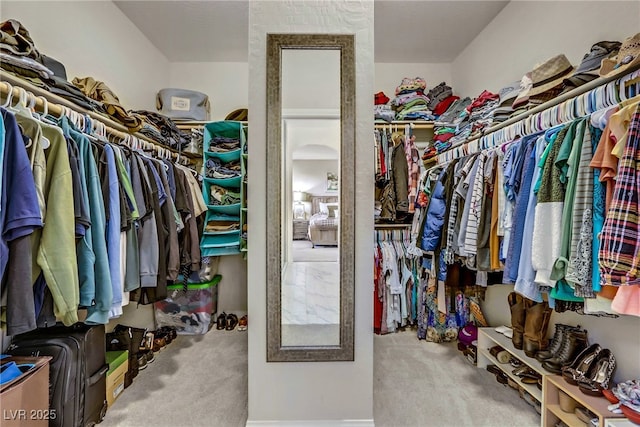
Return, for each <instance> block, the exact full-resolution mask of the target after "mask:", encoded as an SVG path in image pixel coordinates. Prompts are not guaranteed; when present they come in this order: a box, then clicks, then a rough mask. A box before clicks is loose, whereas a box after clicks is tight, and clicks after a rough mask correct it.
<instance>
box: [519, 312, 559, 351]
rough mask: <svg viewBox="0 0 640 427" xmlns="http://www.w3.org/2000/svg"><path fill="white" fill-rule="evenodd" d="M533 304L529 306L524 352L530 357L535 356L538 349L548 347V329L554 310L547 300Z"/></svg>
mask: <svg viewBox="0 0 640 427" xmlns="http://www.w3.org/2000/svg"><path fill="white" fill-rule="evenodd" d="M531 304H532V305H530V306H529V307H527V315H526V317H525V323H524V354H526V355H527V356H528V357H534V356H535V355H536V353H537V352H538V351H540V350H545V349H546V348H547V345H548V344H549V340H548V339H547V329H548V327H549V319H551V312H552V310H551V309H550V308H549V304H547V303H546V302H541V303H538V304H536V303H535V302H533V303H531Z"/></svg>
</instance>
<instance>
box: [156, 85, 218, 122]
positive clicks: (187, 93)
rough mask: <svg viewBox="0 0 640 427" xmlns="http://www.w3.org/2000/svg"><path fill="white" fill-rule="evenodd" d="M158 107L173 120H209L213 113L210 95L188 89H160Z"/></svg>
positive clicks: (157, 100) (157, 98)
mask: <svg viewBox="0 0 640 427" xmlns="http://www.w3.org/2000/svg"><path fill="white" fill-rule="evenodd" d="M156 108H157V110H158V112H159V113H160V114H163V115H165V116H167V117H169V118H170V119H173V120H197V121H208V120H209V115H210V113H211V106H210V104H209V97H208V96H207V95H205V94H204V93H202V92H196V91H195V90H188V89H174V88H166V89H160V91H159V92H158V95H157V96H156Z"/></svg>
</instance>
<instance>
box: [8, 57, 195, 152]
mask: <svg viewBox="0 0 640 427" xmlns="http://www.w3.org/2000/svg"><path fill="white" fill-rule="evenodd" d="M10 87H11V88H12V89H13V94H12V96H14V97H15V98H14V99H18V98H19V96H20V91H25V92H26V93H27V94H28V93H31V94H32V95H34V96H35V98H36V104H35V106H36V108H38V109H39V111H43V110H44V104H45V103H44V101H43V99H42V98H44V99H45V100H46V101H47V109H48V111H50V112H51V113H54V114H56V115H57V116H59V117H60V116H62V115H64V108H63V107H66V108H69V109H71V110H73V111H75V112H77V113H80V114H82V115H88V116H89V117H90V118H91V119H92V120H96V121H99V122H101V123H102V124H103V125H104V126H105V127H106V131H107V133H108V134H109V135H111V136H113V137H114V138H117V139H119V140H121V141H125V140H127V139H128V138H131V136H134V137H136V138H138V139H139V140H141V141H143V142H144V143H147V144H151V147H152V148H153V150H154V151H156V152H157V153H160V152H161V151H162V150H165V151H169V152H170V153H171V157H172V158H174V159H176V160H180V159H185V160H188V161H189V163H193V162H192V160H190V158H194V157H198V158H199V157H200V156H199V155H195V156H194V155H193V154H189V153H182V152H179V151H177V150H175V149H173V148H170V147H166V146H164V145H160V144H158V143H157V142H155V141H153V140H152V139H150V138H148V137H147V136H145V135H142V134H141V133H138V132H135V133H132V132H129V130H128V129H127V128H126V126H123V125H121V124H119V123H117V122H115V121H113V120H111V119H110V118H108V117H105V116H103V115H101V114H98V113H95V112H93V111H88V110H86V109H84V108H82V107H80V106H78V105H76V104H74V103H73V102H71V101H68V100H66V99H64V98H62V97H61V96H58V95H56V94H53V93H51V92H49V91H46V90H44V89H41V88H39V87H37V86H34V85H32V84H31V83H29V82H27V81H24V80H22V79H20V78H18V77H15V76H12V75H11V74H9V73H7V72H5V71H2V70H0V93H2V95H3V96H4V97H6V96H8V93H9V88H10Z"/></svg>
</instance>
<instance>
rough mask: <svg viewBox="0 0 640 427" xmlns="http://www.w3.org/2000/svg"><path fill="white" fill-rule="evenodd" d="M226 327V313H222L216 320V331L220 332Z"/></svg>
mask: <svg viewBox="0 0 640 427" xmlns="http://www.w3.org/2000/svg"><path fill="white" fill-rule="evenodd" d="M226 327H227V313H225V312H222V314H220V315H219V316H218V318H217V319H216V329H217V330H219V331H220V330H222V329H224V328H226Z"/></svg>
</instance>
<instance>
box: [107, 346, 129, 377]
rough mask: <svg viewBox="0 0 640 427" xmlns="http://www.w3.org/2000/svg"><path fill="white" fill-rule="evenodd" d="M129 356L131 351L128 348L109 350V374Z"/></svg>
mask: <svg viewBox="0 0 640 427" xmlns="http://www.w3.org/2000/svg"><path fill="white" fill-rule="evenodd" d="M128 358H129V352H128V351H127V350H117V351H107V355H106V359H107V365H109V370H108V371H107V375H111V374H112V373H113V371H115V370H116V369H118V367H119V366H120V365H122V364H123V363H124V362H126V361H127V359H128Z"/></svg>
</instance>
